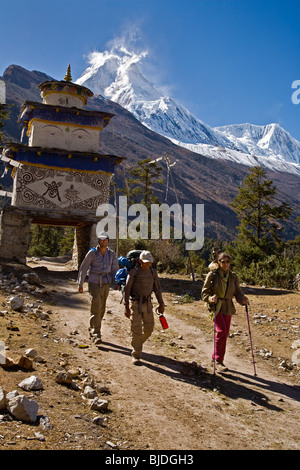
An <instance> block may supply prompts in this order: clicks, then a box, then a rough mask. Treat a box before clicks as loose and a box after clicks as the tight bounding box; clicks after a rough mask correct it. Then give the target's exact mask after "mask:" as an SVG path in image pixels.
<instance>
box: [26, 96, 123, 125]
mask: <svg viewBox="0 0 300 470" xmlns="http://www.w3.org/2000/svg"><path fill="white" fill-rule="evenodd" d="M113 116H114V114H111V113H104V112H102V111H86V110H82V109H77V108H74V109H72V108H65V107H62V106H53V105H46V104H42V103H36V102H34V101H25V103H24V104H23V106H22V108H21V113H20V116H19V119H18V122H19V123H20V124H22V125H23V127H27V126H28V123H29V122H30V121H31V120H32V119H39V120H42V121H45V122H48V121H49V122H57V123H66V124H75V125H78V126H89V127H94V128H101V129H103V128H104V127H106V126H107V124H108V123H109V121H110V119H111V118H112V117H113Z"/></svg>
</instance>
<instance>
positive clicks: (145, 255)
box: [140, 250, 153, 263]
mask: <svg viewBox="0 0 300 470" xmlns="http://www.w3.org/2000/svg"><path fill="white" fill-rule="evenodd" d="M140 260H141V261H142V262H143V263H153V256H152V255H151V253H150V251H145V250H144V251H142V253H141V254H140Z"/></svg>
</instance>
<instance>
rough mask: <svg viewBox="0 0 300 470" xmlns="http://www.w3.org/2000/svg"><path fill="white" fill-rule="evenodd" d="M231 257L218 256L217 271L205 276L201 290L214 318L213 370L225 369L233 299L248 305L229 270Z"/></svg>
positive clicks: (233, 310) (221, 254)
mask: <svg viewBox="0 0 300 470" xmlns="http://www.w3.org/2000/svg"><path fill="white" fill-rule="evenodd" d="M230 263H231V257H230V255H229V254H227V253H220V254H219V255H218V265H217V266H216V267H215V268H217V269H212V270H211V271H210V272H209V273H208V275H207V276H206V279H205V282H204V285H203V288H202V300H203V301H204V302H206V303H207V304H208V307H209V310H210V312H211V315H212V316H213V318H214V332H215V334H214V352H213V354H212V359H213V362H214V368H215V366H216V365H217V368H218V369H219V370H224V369H226V367H225V365H224V356H225V350H226V342H227V338H228V335H229V329H230V323H231V316H232V315H234V314H235V313H236V309H235V306H234V303H233V301H232V299H233V297H234V298H235V299H236V301H237V302H238V303H239V304H240V305H249V300H248V298H247V297H246V296H245V295H244V294H243V292H242V290H241V288H240V284H239V280H238V277H237V275H236V274H235V273H234V272H233V271H231V269H230Z"/></svg>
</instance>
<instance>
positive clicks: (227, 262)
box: [219, 259, 230, 264]
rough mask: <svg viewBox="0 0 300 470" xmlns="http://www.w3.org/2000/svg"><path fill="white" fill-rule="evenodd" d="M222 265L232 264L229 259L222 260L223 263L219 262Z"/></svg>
mask: <svg viewBox="0 0 300 470" xmlns="http://www.w3.org/2000/svg"><path fill="white" fill-rule="evenodd" d="M219 262H220V263H221V264H225V263H226V264H230V260H229V259H222V260H221V261H219Z"/></svg>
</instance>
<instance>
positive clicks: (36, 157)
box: [2, 143, 123, 174]
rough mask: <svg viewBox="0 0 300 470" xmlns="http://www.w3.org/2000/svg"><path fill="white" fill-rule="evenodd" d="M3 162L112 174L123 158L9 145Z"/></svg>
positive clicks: (4, 151) (6, 147)
mask: <svg viewBox="0 0 300 470" xmlns="http://www.w3.org/2000/svg"><path fill="white" fill-rule="evenodd" d="M3 157H4V158H2V160H3V161H4V162H5V163H6V164H8V165H9V161H10V160H11V161H12V162H11V164H12V165H13V162H19V163H20V164H23V165H33V166H40V167H47V168H53V169H61V170H66V171H68V170H78V171H86V172H98V171H99V172H103V173H109V174H112V173H113V172H114V167H115V165H117V164H119V163H121V161H122V160H123V158H122V157H117V156H114V155H102V154H95V153H82V152H67V151H64V150H59V149H43V148H40V147H27V146H26V145H22V144H15V143H14V144H7V145H6V146H5V148H4V150H3ZM13 166H14V165H13Z"/></svg>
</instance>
